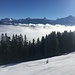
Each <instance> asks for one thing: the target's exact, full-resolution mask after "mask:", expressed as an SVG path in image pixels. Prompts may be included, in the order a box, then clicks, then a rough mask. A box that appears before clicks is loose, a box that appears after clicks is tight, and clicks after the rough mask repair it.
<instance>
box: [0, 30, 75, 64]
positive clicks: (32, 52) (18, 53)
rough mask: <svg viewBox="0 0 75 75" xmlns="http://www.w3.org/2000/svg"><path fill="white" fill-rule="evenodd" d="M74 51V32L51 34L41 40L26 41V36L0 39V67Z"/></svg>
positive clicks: (5, 35)
mask: <svg viewBox="0 0 75 75" xmlns="http://www.w3.org/2000/svg"><path fill="white" fill-rule="evenodd" d="M73 51H75V32H71V31H70V32H67V31H64V32H63V33H60V32H57V33H56V32H52V33H50V34H49V35H46V36H45V37H44V36H42V38H41V40H40V39H39V38H38V39H37V41H35V39H33V40H32V42H31V41H28V40H27V37H26V35H25V36H24V37H23V36H22V34H20V35H17V34H16V35H13V36H12V37H10V36H8V35H7V33H5V34H3V33H2V34H1V37H0V65H2V64H9V63H18V62H23V61H29V60H37V59H42V58H47V57H53V56H58V55H62V54H66V53H70V52H73Z"/></svg>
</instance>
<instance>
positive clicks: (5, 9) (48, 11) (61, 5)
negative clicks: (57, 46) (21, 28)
mask: <svg viewBox="0 0 75 75" xmlns="http://www.w3.org/2000/svg"><path fill="white" fill-rule="evenodd" d="M69 15H73V16H75V0H0V19H1V18H7V17H8V18H15V19H19V18H27V17H30V18H44V17H46V18H48V19H53V20H54V19H57V18H61V17H66V16H69Z"/></svg>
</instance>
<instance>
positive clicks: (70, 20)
mask: <svg viewBox="0 0 75 75" xmlns="http://www.w3.org/2000/svg"><path fill="white" fill-rule="evenodd" d="M16 23H17V24H18V23H22V24H24V23H25V24H29V23H32V24H47V23H48V24H52V25H55V24H61V25H75V17H74V16H72V15H69V16H68V17H64V18H58V19H56V20H49V19H46V18H45V17H44V18H43V19H40V18H29V17H28V18H26V19H13V18H11V19H10V18H5V19H1V20H0V24H7V25H10V24H13V25H15V24H16Z"/></svg>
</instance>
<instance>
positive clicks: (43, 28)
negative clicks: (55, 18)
mask: <svg viewBox="0 0 75 75" xmlns="http://www.w3.org/2000/svg"><path fill="white" fill-rule="evenodd" d="M65 30H66V31H70V30H71V31H75V26H65V25H59V24H57V25H55V26H54V25H50V24H46V25H43V24H29V25H28V24H24V25H22V26H21V25H19V26H18V25H17V26H13V25H8V26H6V25H3V26H0V35H1V34H2V33H7V34H8V35H10V36H12V35H13V34H18V35H19V34H22V35H25V34H26V35H27V38H28V40H32V39H33V38H35V39H37V38H38V37H39V38H41V37H42V36H45V35H46V34H49V33H51V32H52V31H56V32H58V31H60V32H64V31H65Z"/></svg>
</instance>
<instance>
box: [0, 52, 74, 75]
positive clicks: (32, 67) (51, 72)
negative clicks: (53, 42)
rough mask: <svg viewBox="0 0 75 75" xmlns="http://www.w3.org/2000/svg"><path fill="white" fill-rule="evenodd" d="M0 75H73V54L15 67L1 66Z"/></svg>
mask: <svg viewBox="0 0 75 75" xmlns="http://www.w3.org/2000/svg"><path fill="white" fill-rule="evenodd" d="M47 60H48V61H49V62H48V63H46V61H47ZM0 75H75V53H70V54H68V55H62V56H57V57H52V58H48V59H42V60H37V61H30V62H25V63H20V64H15V65H3V66H0Z"/></svg>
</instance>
